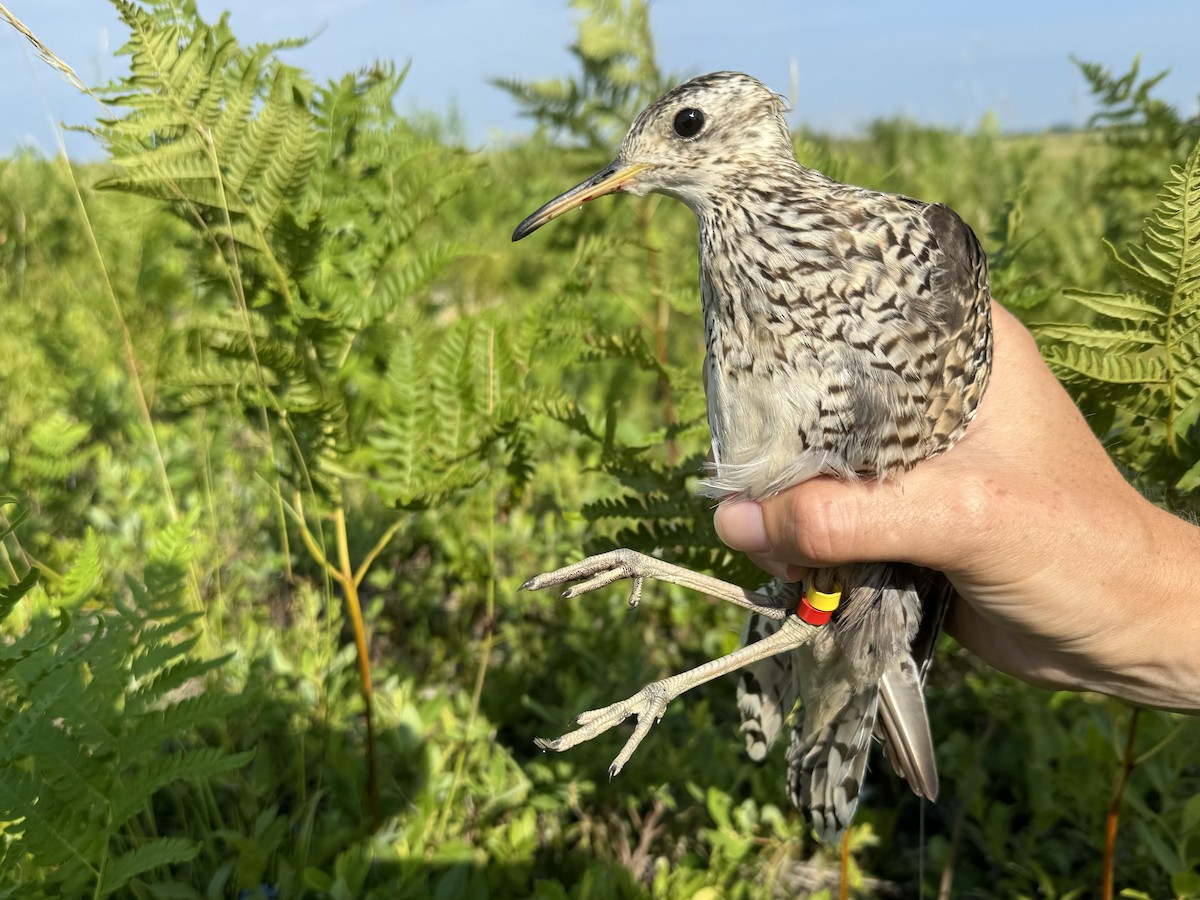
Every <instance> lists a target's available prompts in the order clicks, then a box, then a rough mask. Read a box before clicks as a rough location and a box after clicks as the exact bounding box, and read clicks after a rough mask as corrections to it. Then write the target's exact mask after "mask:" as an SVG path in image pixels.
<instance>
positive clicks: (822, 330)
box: [513, 71, 992, 841]
mask: <svg viewBox="0 0 1200 900" xmlns="http://www.w3.org/2000/svg"><path fill="white" fill-rule="evenodd" d="M786 110H787V104H786V101H785V100H784V98H783V97H781V96H780V95H779V94H777V93H775V92H773V91H772V90H770V89H769V88H768V87H766V86H765V85H764V84H763V83H762V82H760V81H759V80H757V79H755V78H753V77H752V76H750V75H746V74H744V73H740V72H730V71H722V72H714V73H712V74H708V75H703V76H700V77H697V78H694V79H692V80H690V81H687V82H686V83H684V84H681V85H679V86H678V87H676V88H674V89H672V90H670V91H668V92H667V93H666V94H664V95H663V96H662V97H661V98H659V99H658V100H656V101H654V102H653V103H651V104H650V105H649V106H647V107H646V108H645V109H644V110H643V111H642V112H641V113H640V114H639V115H638V116H637V117H636V119H635V120H634V122H633V124H632V126H631V127H630V129H629V132H628V134H627V135H626V137H625V139H624V141H623V142H622V143H621V146H620V150H619V152H618V154H617V156H616V158H615V159H614V160H613V162H611V163H610V164H609V165H607V166H605V167H604V168H603V169H601V170H600V171H599V172H597V173H596V174H595V175H593V176H592V177H590V178H588V179H586V180H585V181H583V182H582V183H580V184H578V185H576V186H575V187H573V188H571V189H570V190H568V191H566V192H565V193H563V194H561V195H559V196H558V197H556V198H554V199H553V200H551V201H550V202H549V203H546V204H545V205H543V206H542V207H540V208H539V209H538V210H536V211H535V212H534V213H533V214H531V215H530V216H528V217H527V218H526V219H525V220H524V221H522V222H521V223H520V225H518V226H517V228H516V230H515V231H514V233H513V240H514V241H518V240H521V239H523V238H525V237H527V236H528V235H529V234H531V233H533V232H534V231H536V230H537V229H538V228H540V227H542V226H543V225H545V224H546V223H547V222H549V221H551V220H552V219H554V218H556V217H558V216H559V215H561V214H563V213H565V212H567V211H568V210H571V209H574V208H575V207H578V206H580V205H582V204H584V203H586V202H589V201H591V200H594V199H596V198H597V197H601V196H603V195H606V194H612V193H619V192H627V193H630V194H634V195H644V194H646V193H650V192H655V193H659V194H665V195H667V196H669V197H672V198H675V199H677V200H680V201H682V202H683V203H684V204H686V205H687V206H688V207H689V208H690V209H691V210H692V212H693V213H694V214H695V217H696V223H697V232H698V240H699V260H700V278H699V281H700V300H701V306H702V309H703V320H704V330H705V347H706V353H705V358H704V364H703V367H704V368H703V371H704V377H705V379H706V391H707V414H708V424H709V428H710V431H711V441H712V451H711V461H710V463H709V465H708V469H707V472H706V473H705V477H704V478H703V480H702V481H701V482H700V485H701V488H700V489H701V491H702V492H703V493H704V494H706V495H707V496H709V497H712V498H714V499H715V500H717V501H730V500H763V499H766V498H769V497H772V496H774V495H776V494H778V493H779V492H780V491H783V490H785V489H787V488H789V487H791V486H793V485H796V484H799V483H801V482H803V481H806V480H808V479H810V478H814V477H817V476H822V475H824V476H833V477H836V478H840V479H844V480H847V481H853V480H860V479H877V480H883V481H886V480H888V479H892V478H895V477H896V476H897V475H900V474H901V473H903V472H905V471H907V470H909V469H911V468H912V467H913V466H915V465H917V464H918V463H919V462H921V461H922V460H925V459H929V458H930V457H933V456H935V455H937V454H939V453H943V452H945V451H946V450H948V449H950V448H951V447H952V446H953V445H954V444H955V443H956V442H957V441H959V440H960V439H961V438H962V437H963V435H964V434H965V433H966V429H967V426H968V425H969V424H970V422H971V420H972V419H973V418H974V416H975V413H976V410H977V409H978V406H979V403H980V400H981V399H982V397H983V394H984V391H985V388H986V386H987V381H988V376H989V373H990V371H991V363H992V324H991V294H990V290H989V287H988V278H987V259H986V255H985V253H984V251H983V248H982V246H981V245H980V242H979V240H978V239H977V237H976V236H975V234H974V232H973V231H972V230H971V228H970V226H968V225H967V224H966V222H965V221H964V220H963V219H962V218H961V217H960V216H959V215H958V214H957V213H955V212H954V211H953V210H952V209H950V208H949V207H948V206H945V205H943V204H940V203H928V202H925V201H922V200H917V199H914V198H911V197H907V196H903V195H900V194H892V193H884V192H880V191H874V190H868V189H866V188H862V187H856V186H853V185H848V184H844V183H841V182H838V181H835V180H834V179H832V178H829V177H827V176H825V175H823V174H821V173H820V172H819V171H817V170H816V169H813V168H810V167H807V166H805V165H804V164H802V163H801V162H800V161H799V160H798V159H797V157H796V154H795V150H794V147H793V143H792V137H791V133H790V131H789V129H788V126H787V122H786V118H785V113H786ZM625 578H628V579H630V580H631V581H632V593H631V595H630V605H631V606H636V605H637V603H638V602H639V601H640V599H641V593H642V586H643V583H644V582H645V581H646V580H647V579H658V580H665V581H669V582H673V583H676V584H681V585H683V586H685V587H689V588H692V589H695V590H698V591H702V592H704V593H707V594H709V595H710V596H713V597H717V598H719V599H723V600H727V601H729V602H732V603H735V604H737V605H739V606H742V607H744V608H746V609H747V610H749V611H750V616H749V619H748V622H747V626H746V630H745V632H744V635H743V645H742V646H741V647H740V648H739V649H738V650H736V651H734V652H733V653H731V654H728V655H727V656H725V657H722V658H720V659H717V660H712V661H709V662H707V663H705V664H703V665H701V666H698V667H697V668H695V669H693V670H691V671H689V672H685V673H682V674H679V675H673V676H671V677H669V678H665V679H662V680H661V681H657V682H654V683H652V684H650V685H647V686H646V687H644V688H643V689H642V690H641V691H639V692H638V693H637V694H635V695H633V696H632V697H630V698H628V699H626V700H624V701H620V702H618V703H614V704H612V705H610V706H607V707H604V708H603V709H598V710H590V711H588V712H585V713H583V714H581V715H580V716H578V717H577V719H576V721H577V723H578V724H579V726H580V727H579V728H577V729H576V730H575V731H572V732H570V733H568V734H566V735H564V736H563V737H560V738H557V739H555V740H545V739H538V743H539V746H541V747H543V748H544V749H552V750H559V751H561V750H566V749H568V748H570V747H572V746H575V745H577V744H579V743H581V742H583V741H585V740H590V739H591V738H593V737H595V736H596V735H597V734H600V733H601V732H603V731H605V730H607V729H608V728H611V727H613V726H614V725H616V724H617V723H619V722H621V721H623V720H624V719H625V718H627V717H628V716H630V715H634V716H636V717H637V720H638V721H637V727H636V728H635V729H634V732H633V734H632V736H631V737H630V738H629V739H628V741H627V743H626V745H625V747H624V748H623V749H622V751H621V752H620V754H618V756H617V758H616V759H615V760H614V762H613V764H612V766H611V767H610V775H615V774H616V773H617V772H619V771H620V770H621V768H622V767H623V766H624V765H625V763H626V762H627V761H628V759H629V757H630V756H631V755H632V753H633V751H634V749H636V747H637V746H638V745H639V744H640V743H641V741H642V740H643V739H644V738H645V736H646V734H647V733H648V732H649V731H650V729H651V727H652V726H653V724H654V723H655V722H657V721H658V720H660V719H661V717H662V716H663V715H664V713H665V710H666V706H667V703H669V702H670V701H671V700H672V699H674V698H675V697H677V696H678V695H679V694H681V693H683V692H684V691H686V690H688V689H690V688H692V687H695V686H697V685H699V684H703V683H705V682H707V681H710V680H712V679H714V678H717V677H720V676H722V675H725V674H729V673H732V672H739V673H740V674H739V686H738V693H739V708H740V711H741V715H742V719H743V721H742V730H743V732H744V734H745V739H746V743H747V750H748V752H749V754H750V756H751V757H752V758H754V759H762V758H763V757H764V756H765V755H766V752H767V750H768V749H769V747H770V745H771V744H772V743H773V742H774V741H775V739H776V738H777V737H778V735H779V734H780V733H781V731H782V729H783V725H784V723H785V722H786V720H787V719H788V716H789V714H790V713H791V712H792V707H793V705H794V704H795V702H796V700H797V698H798V699H799V703H800V710H799V711H800V716H798V717H796V720H795V724H794V725H793V727H792V734H791V739H790V743H789V747H788V751H787V763H788V777H787V786H788V793H789V795H790V798H791V800H792V802H793V803H794V804H795V805H796V806H797V807H798V808H799V809H801V810H802V811H805V812H806V813H807V815H808V817H809V820H810V822H811V824H812V827H813V829H814V831H815V833H816V835H817V837H818V838H819V839H821V840H824V841H834V840H837V839H839V838H840V837H841V836H842V835H843V834H844V832H845V830H846V829H847V828H848V827H849V825H850V823H851V820H852V818H853V816H854V812H855V810H856V808H857V806H858V801H859V798H860V796H861V792H862V783H863V778H864V774H865V771H866V765H867V760H868V756H869V752H870V748H871V742H872V737H873V736H878V737H879V738H880V739H881V740H882V741H883V742H884V744H885V747H886V752H887V755H888V758H889V759H890V760H891V762H892V764H893V766H894V768H895V769H896V770H897V772H898V773H899V774H900V775H901V776H903V777H904V778H905V780H906V781H907V783H908V785H909V787H910V788H911V789H912V790H913V792H914V793H916V794H917V795H918V796H922V797H926V798H929V799H930V800H934V799H936V797H937V793H938V776H937V764H936V755H935V752H934V745H933V740H932V737H931V733H930V727H929V720H928V715H927V711H926V707H925V699H924V693H923V683H924V679H925V674H926V671H927V668H928V665H929V660H930V659H931V656H932V651H933V646H934V642H935V641H936V639H937V635H938V632H939V630H940V626H941V622H942V618H943V617H944V615H945V612H946V609H947V608H948V605H949V603H950V602H951V599H952V596H953V592H952V588H951V586H950V584H949V582H948V581H947V579H946V578H945V576H943V575H941V574H940V573H936V572H932V571H930V570H926V569H920V568H917V567H915V566H912V565H908V564H901V563H895V562H887V561H880V562H878V563H861V564H853V565H843V566H837V567H832V568H827V569H818V570H816V571H815V572H814V573H813V575H811V576H810V577H809V578H808V579H807V580H806V581H805V582H803V583H797V584H788V583H784V582H782V581H780V582H776V583H772V584H769V585H767V586H766V588H764V589H763V590H750V589H746V588H743V587H741V586H738V585H734V584H731V583H729V582H725V581H722V580H720V579H716V578H713V577H711V576H708V575H704V574H701V573H696V572H691V571H689V570H687V569H684V568H682V567H679V566H675V565H673V564H671V563H669V562H666V561H663V560H659V559H656V558H653V557H650V556H645V555H642V554H639V553H634V552H633V551H630V550H626V549H619V550H614V551H610V552H609V553H603V554H599V555H598V556H594V557H589V558H588V559H585V560H583V561H581V562H578V563H575V564H572V565H568V566H564V567H562V568H560V569H556V570H554V571H553V572H548V573H544V574H541V575H538V576H535V577H534V578H531V579H530V580H529V581H528V582H526V583H525V585H523V588H526V589H530V590H537V589H541V588H545V587H548V586H551V585H560V586H561V585H568V587H567V589H566V591H565V592H564V594H563V596H565V597H574V596H578V595H580V594H582V593H585V592H587V591H591V590H595V589H597V588H600V587H603V586H605V585H608V584H611V583H613V582H615V581H618V580H621V579H625Z"/></svg>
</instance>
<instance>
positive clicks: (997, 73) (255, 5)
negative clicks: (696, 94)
mask: <svg viewBox="0 0 1200 900" xmlns="http://www.w3.org/2000/svg"><path fill="white" fill-rule="evenodd" d="M5 5H6V6H7V7H8V9H9V11H10V12H11V13H12V14H13V15H15V16H16V17H17V18H18V19H20V20H22V21H23V22H24V23H25V24H26V26H28V27H29V28H30V30H32V31H33V32H34V34H36V35H37V36H38V37H39V38H40V39H41V40H42V41H43V42H44V43H45V44H47V45H48V46H49V47H50V48H51V49H52V50H53V51H54V52H55V53H56V54H57V55H58V56H59V57H60V58H62V59H64V60H65V61H66V62H67V63H69V64H70V65H71V66H72V67H73V68H74V69H75V70H76V72H77V73H78V74H79V75H80V77H81V78H82V79H83V80H84V81H85V82H88V83H90V84H99V83H102V82H104V81H106V80H108V79H110V78H114V77H117V76H119V75H120V74H121V73H122V72H123V71H124V67H123V63H124V58H123V57H116V56H114V53H115V51H116V50H117V48H119V47H120V45H121V44H122V43H123V42H124V39H125V33H124V31H123V30H122V28H121V26H120V24H119V22H118V20H117V17H116V14H115V13H114V11H113V8H112V6H111V4H110V3H108V2H107V0H5ZM198 5H199V8H200V11H201V13H202V15H204V17H205V18H206V19H209V20H210V21H211V20H214V19H215V18H216V17H217V16H218V15H219V14H220V12H221V11H222V10H225V9H228V10H229V11H230V12H231V19H230V21H231V24H232V26H233V30H234V33H235V34H236V35H238V37H239V39H240V40H241V41H243V42H244V43H250V42H255V41H270V40H275V39H279V38H283V37H295V36H306V37H310V38H311V39H312V40H311V43H310V44H309V45H308V46H306V47H303V48H301V49H299V50H295V51H290V52H289V53H288V54H287V56H286V59H287V60H288V62H291V63H292V64H294V65H299V66H302V67H304V68H306V69H308V70H309V72H310V73H311V74H312V75H313V76H314V77H315V78H317V79H318V80H326V79H329V78H334V77H337V76H339V75H341V74H342V73H344V72H347V71H352V70H355V69H358V68H361V67H363V66H366V65H369V64H370V63H371V62H373V61H375V60H377V59H390V60H394V61H396V62H397V63H399V64H404V63H407V62H409V61H411V63H412V68H411V70H410V73H409V76H408V79H407V81H406V82H405V84H404V86H403V87H402V89H401V92H400V95H399V99H398V105H399V107H400V109H401V110H402V111H412V110H422V111H432V112H439V113H444V112H448V111H451V110H453V111H455V113H456V114H457V116H458V118H459V119H460V120H461V122H462V124H463V129H464V132H465V137H466V139H467V140H468V142H469V143H470V144H472V145H473V146H482V145H486V144H489V143H490V144H494V143H500V142H504V141H506V140H511V139H513V138H515V137H517V136H519V135H520V134H522V133H525V132H527V131H529V130H530V127H531V126H530V124H529V123H528V121H527V120H524V119H521V118H520V117H519V116H518V111H517V108H516V106H515V105H514V104H513V102H512V101H511V100H510V99H509V97H508V95H507V94H505V93H504V92H503V91H501V90H499V89H497V88H495V87H493V86H491V85H490V84H489V83H488V80H489V79H490V78H496V77H509V78H517V79H521V80H537V79H543V78H557V77H564V76H568V75H571V74H574V73H575V67H574V61H573V59H572V58H571V56H570V54H569V52H568V49H567V48H568V47H569V46H570V44H571V43H572V41H573V39H574V22H575V18H576V15H577V13H576V12H575V11H574V10H572V9H571V8H570V7H569V6H568V5H567V3H566V2H564V0H199V2H198ZM650 9H651V12H650V18H651V23H652V26H653V31H654V35H655V39H656V42H657V45H658V51H659V64H660V68H661V69H662V70H663V71H664V72H666V73H671V74H677V75H679V76H680V79H681V80H682V79H683V78H686V77H690V76H692V75H697V74H700V73H703V72H708V71H713V70H717V69H739V70H742V71H745V72H749V73H750V74H752V75H755V76H756V77H758V78H759V79H761V80H762V81H764V82H766V83H767V84H768V85H770V86H771V87H772V88H774V89H775V90H777V91H779V92H780V93H783V94H785V95H788V96H791V97H793V99H794V108H793V111H792V114H791V116H792V124H793V125H800V124H803V125H806V126H809V127H813V128H816V129H818V130H821V131H826V132H830V133H834V134H839V135H853V134H856V133H860V132H861V130H862V128H863V126H865V125H866V124H867V123H869V122H871V121H872V120H874V119H877V118H883V117H890V116H897V115H899V116H905V117H908V118H911V119H914V120H916V121H919V122H922V123H925V124H930V125H943V126H949V127H960V128H971V127H973V126H975V125H977V124H978V123H979V122H980V120H981V119H982V118H983V117H984V116H985V115H987V114H989V113H992V114H994V115H995V116H996V117H997V119H998V121H999V124H1000V127H1001V128H1003V129H1004V130H1006V131H1036V130H1041V129H1044V128H1048V127H1051V126H1058V125H1082V124H1084V123H1085V122H1086V121H1087V118H1088V116H1089V115H1090V114H1091V112H1092V111H1093V109H1094V107H1093V105H1092V101H1091V98H1090V95H1089V93H1088V91H1087V87H1086V84H1085V82H1084V80H1083V77H1082V76H1081V75H1080V73H1079V72H1078V70H1077V68H1076V67H1075V65H1074V64H1073V63H1072V61H1071V58H1072V57H1073V56H1074V57H1076V58H1078V59H1083V60H1089V61H1095V62H1100V63H1102V64H1104V65H1106V66H1108V67H1110V68H1112V69H1114V70H1115V71H1118V72H1123V71H1125V69H1126V68H1127V67H1128V66H1129V64H1130V63H1131V62H1132V60H1133V58H1134V56H1135V55H1139V54H1140V56H1141V59H1142V66H1143V72H1146V73H1150V72H1157V71H1160V70H1162V69H1166V68H1170V69H1171V74H1170V75H1169V76H1168V77H1167V79H1166V80H1165V81H1164V82H1163V83H1162V84H1161V85H1160V86H1159V89H1158V96H1160V97H1161V98H1162V99H1165V100H1167V101H1168V102H1170V103H1172V104H1174V105H1175V106H1177V107H1178V108H1179V109H1180V110H1181V111H1183V112H1184V113H1186V114H1194V113H1195V112H1196V111H1197V108H1198V107H1197V95H1198V94H1200V52H1197V50H1196V46H1195V35H1196V34H1197V33H1198V31H1200V29H1198V27H1197V26H1200V2H1198V0H1140V2H1137V3H1134V2H1131V0H1037V2H1034V0H1006V2H1004V3H977V2H971V0H913V2H909V3H899V2H895V0H891V2H880V0H858V2H835V0H826V2H823V3H817V2H812V0H741V2H737V3H732V2H724V3H722V2H717V0H655V2H654V3H653V4H652V5H651V8H650ZM735 10H736V11H735ZM98 112H99V109H98V107H97V105H96V102H95V101H94V100H92V99H90V98H88V97H86V96H82V95H80V94H79V93H78V92H77V91H75V90H74V89H73V88H72V87H71V86H70V85H68V84H67V83H66V82H65V81H64V80H63V78H62V77H61V76H60V75H59V74H58V73H57V72H55V71H54V70H52V69H50V68H49V67H47V66H46V65H45V64H43V63H41V62H40V61H38V60H37V59H36V57H35V56H34V55H33V53H32V52H30V50H29V47H28V44H26V42H25V41H24V39H23V38H21V37H20V36H19V35H18V34H17V33H16V32H15V31H14V30H13V29H11V28H10V27H8V26H7V24H5V23H3V22H2V21H0V155H7V154H10V153H12V152H13V151H14V150H15V149H16V148H18V147H32V148H34V149H36V150H37V151H38V152H40V153H42V154H43V155H53V154H55V153H56V152H57V151H58V138H57V137H56V135H57V134H60V133H61V130H60V129H59V128H58V123H63V122H65V123H69V124H87V123H88V122H90V121H91V120H92V119H93V118H94V117H95V116H96V115H97V113H98ZM65 140H66V146H67V148H68V152H69V153H70V154H71V155H72V156H73V157H76V158H81V159H86V158H94V157H96V156H97V155H98V153H99V151H98V149H97V148H96V147H95V145H94V144H93V143H92V142H91V140H90V138H88V137H87V136H86V135H79V134H67V135H65Z"/></svg>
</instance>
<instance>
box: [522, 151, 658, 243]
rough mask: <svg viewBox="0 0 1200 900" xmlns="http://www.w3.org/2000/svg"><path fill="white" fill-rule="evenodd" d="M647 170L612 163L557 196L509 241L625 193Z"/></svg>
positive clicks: (645, 165)
mask: <svg viewBox="0 0 1200 900" xmlns="http://www.w3.org/2000/svg"><path fill="white" fill-rule="evenodd" d="M648 168H650V164H649V163H623V162H621V160H620V159H616V160H613V161H612V162H611V163H609V164H608V165H607V166H605V167H604V168H603V169H601V170H600V171H599V172H597V173H596V174H595V175H593V176H592V177H591V178H589V179H588V180H587V181H584V182H582V183H580V184H577V185H575V187H573V188H571V189H570V190H569V191H567V192H566V193H565V194H559V195H558V196H557V197H555V198H554V199H553V200H551V201H550V202H549V203H547V204H546V205H545V206H543V207H542V208H541V209H539V210H538V211H537V212H535V213H534V214H533V215H531V216H529V218H527V219H526V220H525V221H524V222H522V223H521V224H520V225H518V226H517V230H516V231H514V232H513V236H512V239H513V240H514V241H519V240H520V239H521V238H523V237H525V236H526V235H528V234H532V233H533V232H535V231H537V230H538V229H539V228H541V227H542V226H543V225H545V224H546V223H547V222H549V221H550V220H551V219H555V218H557V217H558V216H561V215H562V214H563V213H565V212H566V211H567V210H568V209H573V208H574V207H576V206H582V205H583V204H584V203H587V202H588V201H589V200H595V199H596V198H597V197H603V196H604V195H605V194H611V193H613V192H614V191H620V190H624V189H625V186H626V185H628V184H629V182H630V181H632V180H633V179H634V178H636V177H637V176H638V175H639V174H640V173H642V172H643V171H645V170H646V169H648Z"/></svg>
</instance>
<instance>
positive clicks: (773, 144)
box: [513, 72, 795, 241]
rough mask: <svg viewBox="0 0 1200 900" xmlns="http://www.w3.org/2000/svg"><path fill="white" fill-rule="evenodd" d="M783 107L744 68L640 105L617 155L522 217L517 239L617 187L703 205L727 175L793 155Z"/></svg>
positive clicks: (705, 78)
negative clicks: (643, 107)
mask: <svg viewBox="0 0 1200 900" xmlns="http://www.w3.org/2000/svg"><path fill="white" fill-rule="evenodd" d="M784 109H785V104H784V101H783V98H782V97H780V96H779V95H778V94H776V93H774V92H773V91H771V90H769V89H768V88H767V87H766V86H765V85H764V84H762V82H760V81H758V80H757V79H754V78H751V77H750V76H749V75H743V74H741V73H740V72H714V73H713V74H711V75H702V76H700V77H699V78H694V79H692V80H691V81H689V82H687V83H686V84H681V85H680V86H679V87H677V88H675V89H674V90H672V91H670V92H669V93H667V94H664V95H663V96H662V97H660V98H659V99H658V100H656V101H654V102H653V103H651V104H650V105H649V106H647V107H646V108H645V109H644V110H642V112H641V114H640V115H639V116H638V117H637V119H636V120H635V121H634V123H633V127H631V128H630V129H629V134H627V135H626V136H625V140H624V141H623V142H622V143H621V152H620V153H618V154H617V158H616V159H614V160H613V161H612V162H611V163H609V164H608V165H607V166H605V167H604V168H603V169H601V170H600V171H599V172H597V173H596V174H595V175H593V176H592V177H591V178H589V179H587V180H586V181H584V182H582V183H580V184H577V185H576V186H575V187H573V188H571V189H570V190H569V191H567V192H566V193H564V194H560V195H559V196H557V197H555V198H554V199H553V200H551V201H550V202H549V203H547V204H546V205H545V206H543V207H542V208H541V209H539V210H537V212H535V213H533V214H532V215H531V216H529V217H528V218H527V219H525V221H524V222H522V223H521V224H520V225H518V226H517V230H516V231H514V232H513V240H514V241H519V240H520V239H521V238H523V237H525V236H526V235H528V234H531V233H532V232H534V231H536V230H537V229H539V228H541V227H542V226H543V225H545V224H546V223H547V222H549V221H550V220H551V219H553V218H556V217H557V216H559V215H561V214H562V213H564V212H566V211H567V210H569V209H572V208H573V207H576V206H580V205H582V204H584V203H586V202H587V201H589V200H594V199H595V198H596V197H602V196H604V195H605V194H611V193H613V192H615V191H628V192H629V193H631V194H638V195H641V194H647V193H650V192H651V191H654V192H657V193H660V194H667V195H669V196H672V197H676V198H678V199H680V200H682V201H683V202H684V203H686V204H687V205H688V206H690V207H691V208H692V209H693V210H696V211H697V212H699V211H700V210H702V209H703V208H704V207H705V206H706V205H707V204H708V203H709V201H710V198H711V197H713V196H714V195H715V194H719V193H721V189H722V186H724V185H727V184H728V182H729V179H730V178H732V177H735V176H737V175H739V174H740V173H745V172H746V171H748V170H752V169H754V168H755V167H757V166H765V167H769V166H772V165H778V164H779V163H780V162H781V161H788V162H791V163H794V162H795V157H794V156H793V154H792V140H791V136H790V134H789V133H788V128H787V123H786V122H785V121H784V118H783V111H784Z"/></svg>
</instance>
